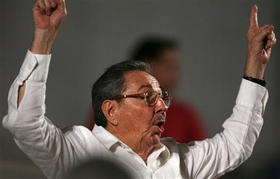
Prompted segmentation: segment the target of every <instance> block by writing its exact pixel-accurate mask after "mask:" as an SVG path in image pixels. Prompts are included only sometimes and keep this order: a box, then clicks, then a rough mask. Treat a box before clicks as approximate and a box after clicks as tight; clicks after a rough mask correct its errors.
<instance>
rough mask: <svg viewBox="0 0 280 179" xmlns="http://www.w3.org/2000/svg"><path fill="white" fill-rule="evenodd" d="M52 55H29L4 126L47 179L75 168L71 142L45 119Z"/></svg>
mask: <svg viewBox="0 0 280 179" xmlns="http://www.w3.org/2000/svg"><path fill="white" fill-rule="evenodd" d="M50 59H51V55H37V54H36V55H35V54H32V53H31V52H30V51H28V52H27V55H26V57H25V60H24V62H23V65H22V67H21V69H20V72H19V75H18V76H17V77H16V79H15V80H14V82H13V84H12V85H11V88H10V91H9V95H8V114H7V115H6V116H5V117H4V119H3V126H4V127H5V128H7V129H8V130H9V131H10V132H11V133H12V134H13V136H14V140H15V142H16V144H17V145H18V146H19V148H20V149H21V150H22V151H24V152H25V153H26V154H27V155H28V156H29V157H30V158H31V160H33V162H35V163H36V164H37V165H38V166H39V167H40V168H41V169H42V171H43V172H44V174H45V175H46V176H47V177H48V178H58V177H59V176H61V174H62V173H63V172H65V171H66V170H67V169H69V167H72V166H73V165H74V161H75V156H76V155H74V150H73V149H72V148H73V147H71V146H72V143H71V142H72V141H71V140H68V139H67V136H66V135H64V134H63V132H62V131H61V130H60V129H58V128H57V127H56V126H55V125H53V124H52V122H51V121H50V120H49V119H48V118H47V117H46V116H45V112H46V107H45V97H46V94H45V91H46V81H47V76H48V69H49V64H50ZM24 81H25V85H26V87H25V93H24V96H23V98H22V101H21V103H20V105H19V106H17V100H18V90H19V86H20V85H22V84H23V82H24Z"/></svg>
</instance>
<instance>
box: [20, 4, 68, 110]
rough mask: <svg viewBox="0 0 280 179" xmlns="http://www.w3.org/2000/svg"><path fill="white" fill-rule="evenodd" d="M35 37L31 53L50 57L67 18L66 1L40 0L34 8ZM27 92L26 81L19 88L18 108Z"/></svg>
mask: <svg viewBox="0 0 280 179" xmlns="http://www.w3.org/2000/svg"><path fill="white" fill-rule="evenodd" d="M32 11H33V19H34V26H35V29H34V37H33V41H32V45H31V48H30V51H31V52H32V53H34V54H45V55H49V54H50V51H51V48H52V44H53V41H54V39H55V36H56V34H57V32H58V30H59V27H60V25H61V24H62V22H63V20H64V18H65V17H66V14H67V11H66V6H65V1H64V0H38V1H37V2H36V3H35V5H34V6H33V9H32ZM24 91H25V81H24V82H23V84H22V85H21V86H20V87H19V94H18V100H17V106H19V104H20V102H21V100H22V98H23V95H24Z"/></svg>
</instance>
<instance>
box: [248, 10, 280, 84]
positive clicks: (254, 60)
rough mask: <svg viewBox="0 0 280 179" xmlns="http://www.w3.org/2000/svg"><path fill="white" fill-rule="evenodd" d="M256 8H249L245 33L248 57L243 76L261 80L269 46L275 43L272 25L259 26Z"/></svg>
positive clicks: (269, 53) (269, 49)
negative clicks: (249, 15)
mask: <svg viewBox="0 0 280 179" xmlns="http://www.w3.org/2000/svg"><path fill="white" fill-rule="evenodd" d="M257 13H258V8H257V6H256V5H253V7H252V9H251V17H250V27H249V30H248V33H247V40H248V59H247V64H246V69H245V76H247V77H252V78H257V79H260V80H263V78H264V71H265V68H266V64H267V63H268V61H269V59H270V55H271V48H272V46H273V45H275V43H276V38H275V34H274V32H273V30H274V26H273V25H264V26H262V27H259V25H258V19H257Z"/></svg>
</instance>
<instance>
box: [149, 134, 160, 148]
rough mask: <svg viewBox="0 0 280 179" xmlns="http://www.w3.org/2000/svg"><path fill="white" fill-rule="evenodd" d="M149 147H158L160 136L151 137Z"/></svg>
mask: <svg viewBox="0 0 280 179" xmlns="http://www.w3.org/2000/svg"><path fill="white" fill-rule="evenodd" d="M151 145H153V146H157V145H160V135H157V134H155V135H153V136H151Z"/></svg>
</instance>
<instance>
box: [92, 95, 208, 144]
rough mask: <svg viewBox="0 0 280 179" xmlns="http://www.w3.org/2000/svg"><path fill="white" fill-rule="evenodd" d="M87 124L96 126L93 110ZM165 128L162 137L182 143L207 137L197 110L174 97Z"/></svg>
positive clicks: (167, 114)
mask: <svg viewBox="0 0 280 179" xmlns="http://www.w3.org/2000/svg"><path fill="white" fill-rule="evenodd" d="M87 126H88V128H89V129H90V130H92V129H93V127H94V119H93V113H92V112H91V114H90V118H89V124H88V125H87ZM164 129H165V130H164V132H163V134H162V137H172V138H174V139H176V141H177V142H180V143H188V142H191V141H194V140H203V139H205V138H206V137H207V135H206V134H207V132H206V130H205V127H204V125H203V123H202V121H201V119H200V117H199V115H198V114H197V113H196V112H195V110H194V109H193V108H192V107H191V106H190V105H187V103H183V102H180V101H178V100H174V99H173V100H172V103H171V105H170V107H169V109H168V110H167V113H166V122H165V124H164Z"/></svg>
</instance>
